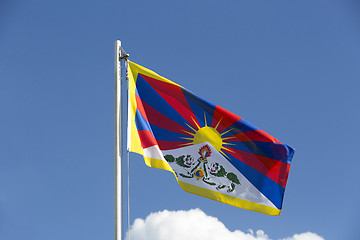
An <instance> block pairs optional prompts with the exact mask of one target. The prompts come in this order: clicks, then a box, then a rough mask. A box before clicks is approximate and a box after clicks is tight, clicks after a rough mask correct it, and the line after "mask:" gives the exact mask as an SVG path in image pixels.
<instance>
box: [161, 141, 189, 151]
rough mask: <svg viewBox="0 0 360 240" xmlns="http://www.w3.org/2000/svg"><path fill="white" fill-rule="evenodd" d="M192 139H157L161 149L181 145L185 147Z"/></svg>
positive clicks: (174, 147) (169, 148)
mask: <svg viewBox="0 0 360 240" xmlns="http://www.w3.org/2000/svg"><path fill="white" fill-rule="evenodd" d="M189 142H190V141H188V142H186V141H164V140H159V139H158V140H157V143H158V145H159V148H160V149H161V150H171V149H176V148H180V147H184V144H186V143H189Z"/></svg>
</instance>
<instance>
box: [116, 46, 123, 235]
mask: <svg viewBox="0 0 360 240" xmlns="http://www.w3.org/2000/svg"><path fill="white" fill-rule="evenodd" d="M120 47H121V41H119V40H116V42H115V240H121V235H122V234H121V230H122V229H121V220H122V215H121V200H122V199H121V147H120V145H121V60H120V57H121V50H120Z"/></svg>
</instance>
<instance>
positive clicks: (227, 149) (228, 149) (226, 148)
mask: <svg viewBox="0 0 360 240" xmlns="http://www.w3.org/2000/svg"><path fill="white" fill-rule="evenodd" d="M222 149H225V150H226V151H229V152H232V153H234V151H233V150H231V149H230V148H228V147H224V146H223V147H222Z"/></svg>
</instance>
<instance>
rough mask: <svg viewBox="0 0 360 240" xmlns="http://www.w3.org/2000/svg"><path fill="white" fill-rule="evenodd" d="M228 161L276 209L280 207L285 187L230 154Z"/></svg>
mask: <svg viewBox="0 0 360 240" xmlns="http://www.w3.org/2000/svg"><path fill="white" fill-rule="evenodd" d="M228 157H230V159H231V160H230V163H231V164H232V165H233V166H234V167H235V168H236V169H237V170H239V171H240V172H241V174H242V175H244V177H246V178H247V180H248V181H249V182H250V183H251V184H253V185H254V186H255V187H256V188H257V189H258V190H259V191H260V192H261V193H262V194H263V195H264V196H265V197H266V198H268V199H269V200H270V201H271V202H272V203H273V204H274V205H275V206H276V207H277V208H278V209H281V207H282V201H283V196H284V192H285V188H284V187H282V186H280V185H279V184H277V183H276V182H274V181H273V180H271V179H270V178H268V177H267V176H265V175H263V174H262V173H260V172H258V171H256V170H255V169H253V168H252V167H250V166H248V165H247V164H245V163H243V162H241V161H239V160H238V159H236V158H234V157H233V156H231V155H228Z"/></svg>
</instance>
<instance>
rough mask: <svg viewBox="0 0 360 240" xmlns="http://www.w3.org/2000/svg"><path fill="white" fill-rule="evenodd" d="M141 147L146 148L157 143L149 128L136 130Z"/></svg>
mask: <svg viewBox="0 0 360 240" xmlns="http://www.w3.org/2000/svg"><path fill="white" fill-rule="evenodd" d="M138 134H139V137H140V142H141V147H142V148H148V147H151V146H154V145H157V142H156V140H155V138H154V136H153V135H152V133H151V132H150V131H149V130H140V131H138Z"/></svg>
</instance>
